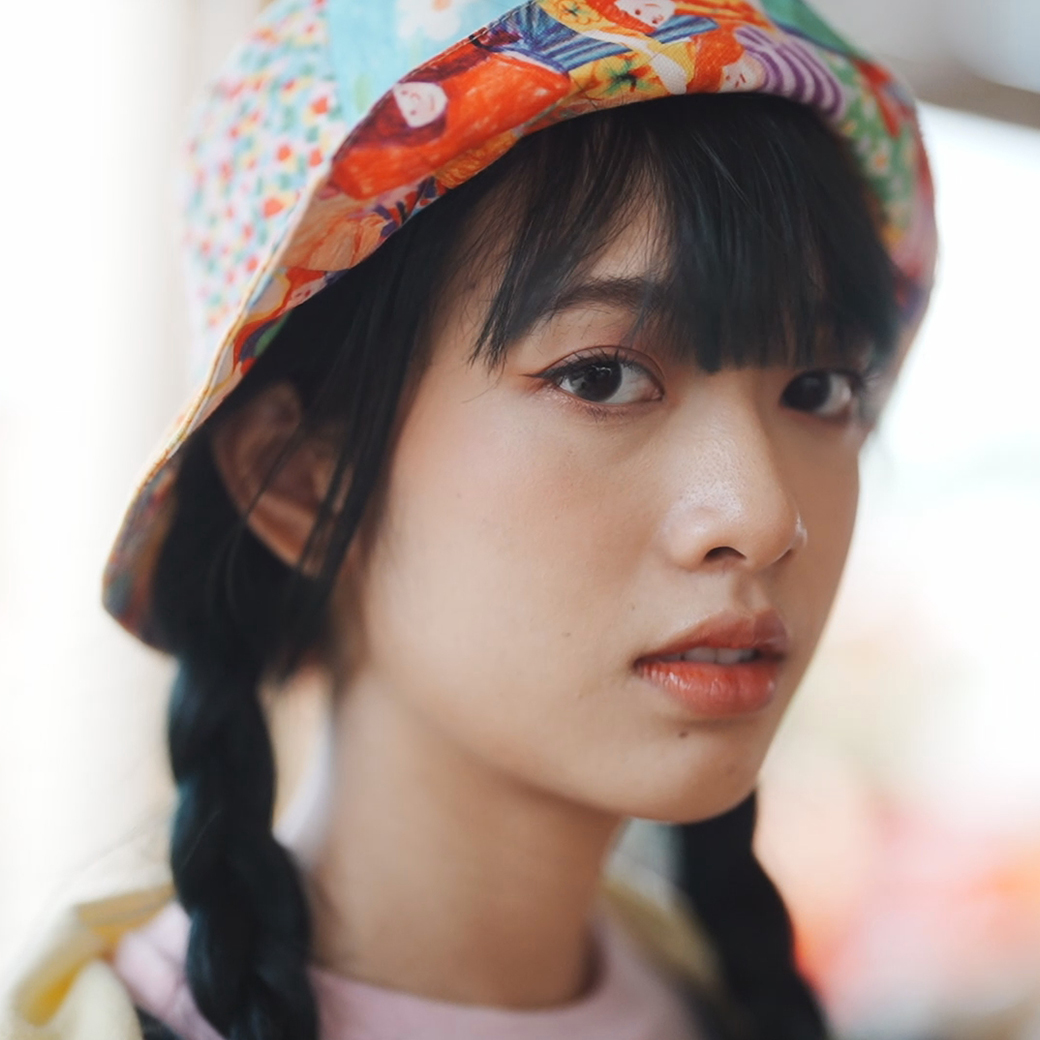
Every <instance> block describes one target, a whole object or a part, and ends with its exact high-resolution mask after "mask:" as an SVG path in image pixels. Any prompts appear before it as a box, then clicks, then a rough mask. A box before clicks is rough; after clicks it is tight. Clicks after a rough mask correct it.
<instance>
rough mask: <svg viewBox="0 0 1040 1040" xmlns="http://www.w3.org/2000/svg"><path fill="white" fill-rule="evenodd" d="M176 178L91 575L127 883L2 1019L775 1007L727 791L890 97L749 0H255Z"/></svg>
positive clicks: (739, 785)
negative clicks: (146, 694)
mask: <svg viewBox="0 0 1040 1040" xmlns="http://www.w3.org/2000/svg"><path fill="white" fill-rule="evenodd" d="M184 185H185V206H184V219H185V250H186V256H187V262H188V272H189V294H190V309H191V314H192V316H193V319H194V322H195V336H196V350H197V352H198V353H199V354H200V355H202V356H204V357H205V358H206V359H207V365H208V368H207V371H206V373H205V376H204V378H203V379H202V381H201V382H200V385H199V387H198V389H197V391H196V393H195V394H194V396H193V397H192V399H191V400H190V401H189V402H188V404H187V407H186V408H185V410H184V411H183V413H182V415H181V417H180V419H179V420H178V422H177V424H176V426H175V427H174V429H173V431H172V433H171V435H170V437H169V438H168V440H167V441H166V442H165V443H164V444H163V445H162V446H161V447H160V449H159V451H158V452H157V454H156V456H155V457H154V459H153V461H152V463H151V465H150V467H149V469H148V470H147V472H146V475H145V477H144V479H143V481H142V483H141V485H140V486H139V487H138V489H137V490H136V492H135V494H134V498H133V501H132V503H131V505H130V508H129V509H128V511H127V514H126V518H125V520H124V523H123V527H122V529H121V531H120V534H119V536H118V538H117V541H116V544H115V546H114V548H113V551H112V555H111V557H110V560H109V564H108V568H107V571H106V578H105V602H106V605H107V607H108V609H109V611H110V612H111V613H112V614H113V616H114V617H115V618H116V619H117V620H118V621H119V622H120V623H121V624H122V625H123V626H124V627H125V628H126V629H127V630H128V631H130V632H131V633H133V634H134V635H136V636H137V637H139V638H140V639H142V640H144V641H145V642H146V643H148V644H150V645H152V646H154V647H156V648H157V649H159V650H161V651H162V652H164V653H167V654H169V655H171V656H172V657H173V658H175V660H176V663H177V668H178V672H177V679H176V682H175V685H174V689H173V692H172V696H171V701H170V707H169V724H168V751H169V763H170V768H171V771H172V775H173V778H174V780H175V783H176V786H177V796H178V804H177V809H176V813H175V818H174V820H173V822H172V826H171V836H170V850H169V864H170V877H171V886H170V887H169V888H168V889H164V890H163V891H161V892H149V893H136V894H135V893H130V894H126V895H123V896H120V897H118V898H116V899H114V900H112V901H108V902H102V903H100V904H96V905H92V906H90V907H87V908H81V909H80V910H79V911H78V914H77V916H76V919H75V922H74V927H73V931H72V933H71V934H72V938H68V939H66V940H65V941H64V942H63V943H60V944H59V945H58V947H57V948H56V949H55V950H54V952H53V953H52V954H51V955H50V957H49V959H45V961H44V962H43V967H41V968H40V969H39V970H38V971H36V972H35V973H33V974H30V976H29V977H28V978H27V980H26V981H25V983H24V984H23V985H22V987H21V988H20V989H19V990H18V991H17V994H16V997H15V998H14V1001H13V1003H12V1004H11V1005H10V1008H9V1012H10V1014H9V1017H10V1018H11V1020H12V1022H13V1023H14V1025H13V1026H12V1032H11V1035H13V1036H26V1037H28V1036H36V1035H37V1032H34V1031H33V1030H40V1029H44V1030H49V1031H48V1032H47V1035H48V1036H61V1037H67V1038H69V1040H71V1038H72V1037H74V1036H75V1037H80V1036H86V1035H88V1033H89V1035H91V1036H101V1035H104V1036H105V1037H106V1038H115V1040H142V1038H143V1037H145V1036H147V1037H149V1038H155V1037H159V1038H164V1040H170V1038H171V1037H175V1038H176V1037H179V1038H180V1040H214V1038H216V1037H227V1038H234V1040H275V1038H278V1040H284V1038H292V1040H316V1038H319V1037H320V1038H322V1040H362V1038H364V1040H391V1038H400V1037H403V1036H408V1037H427V1038H438V1037H443V1038H447V1037H452V1038H453V1040H489V1038H492V1037H495V1038H497V1037H503V1036H509V1037H513V1038H516V1040H554V1038H562V1037H567V1038H568V1040H577V1038H589V1040H592V1038H596V1040H651V1038H653V1040H738V1038H740V1040H788V1038H790V1040H794V1038H799V1040H812V1038H819V1040H823V1038H824V1037H826V1036H827V1035H828V1031H827V1025H826V1016H825V1014H824V1012H823V1011H822V1010H821V1008H820V1006H819V1004H818V1001H817V1000H816V998H815V996H814V995H813V993H812V990H811V988H810V986H809V984H808V983H807V981H806V980H805V979H803V978H802V976H801V975H800V974H799V971H798V967H797V963H796V959H795V953H794V942H793V937H792V932H791V925H790V922H789V920H788V917H787V914H786V911H785V908H784V904H783V900H782V898H781V897H780V894H779V893H778V892H777V891H776V889H775V888H774V886H773V885H772V883H771V882H770V880H769V878H768V877H767V875H766V874H765V872H764V871H763V869H762V867H761V866H760V864H759V863H758V860H757V859H756V857H755V854H754V851H753V846H752V841H753V837H754V826H755V814H756V793H755V792H756V785H757V777H758V772H759V768H760V765H761V763H762V760H763V757H764V756H765V754H766V751H767V749H768V747H769V744H770V741H771V740H772V738H773V736H774V734H775V732H776V730H777V727H778V726H779V724H780V721H781V719H782V717H783V715H784V712H785V710H786V709H787V707H788V705H789V704H790V702H791V699H792V698H793V697H794V695H795V692H796V690H797V688H798V685H799V682H800V680H801V678H802V676H803V674H804V673H805V670H806V668H807V667H808V665H809V663H810V661H811V659H812V657H813V653H814V651H815V649H816V645H817V642H818V640H819V637H820V633H821V631H822V628H823V625H824V623H825V621H826V618H827V614H828V611H829V609H830V605H831V602H832V600H833V597H834V594H835V590H836V588H837V585H838V581H839V578H840V575H841V572H842V567H843V565H844V561H845V556H846V553H847V551H848V545H849V540H850V537H851V533H852V528H853V523H854V519H855V515H856V510H857V503H858V463H859V455H860V452H861V449H862V447H863V445H864V444H865V443H866V442H867V440H868V439H869V437H870V436H871V433H872V431H873V430H874V429H875V427H876V424H877V422H878V421H879V417H880V415H881V413H882V410H883V408H884V404H885V401H886V400H887V397H888V395H889V393H890V391H891V388H892V386H893V384H894V382H895V380H896V379H897V377H898V373H899V371H900V367H901V365H902V363H903V360H904V359H905V357H906V354H907V351H908V350H909V348H910V345H911V343H912V340H913V337H914V334H915V332H916V329H917V327H918V325H919V323H920V321H921V318H922V315H923V313H924V309H925V306H926V304H927V300H928V295H929V292H930V289H931V283H932V271H933V267H934V259H935V246H936V243H935V223H934V208H933V199H932V188H931V181H930V177H929V173H928V163H927V158H926V155H925V152H924V148H923V144H922V141H921V136H920V131H919V128H918V126H917V122H916V117H915V112H914V107H913V102H912V100H911V99H910V98H909V96H908V95H907V94H906V92H905V90H904V88H903V87H902V86H901V85H900V84H899V83H898V82H897V81H896V80H895V79H894V77H893V76H892V75H891V74H890V73H889V72H887V71H886V70H884V69H883V68H881V67H880V66H878V65H876V64H875V63H874V62H873V61H871V59H870V58H869V57H867V56H866V55H864V54H863V53H861V52H860V51H858V50H856V49H855V48H853V47H852V46H850V45H849V44H847V43H846V42H845V41H844V40H842V39H841V38H840V37H839V36H838V35H837V34H835V33H834V32H833V31H832V30H831V29H829V28H828V27H827V26H826V25H825V24H824V23H823V22H822V20H821V19H820V18H819V17H818V16H817V15H816V14H815V13H814V12H813V11H811V10H810V9H809V8H808V7H806V6H805V5H804V4H802V3H801V2H799V0H782V2H781V0H762V2H761V3H754V4H753V3H747V2H743V0H732V2H727V0H715V2H707V0H705V2H701V0H538V2H527V3H521V4H513V3H511V2H510V0H471V2H468V3H463V2H448V0H446V2H444V3H441V2H439V0H438V2H432V0H431V2H425V0H424V2H419V0H401V2H399V3H397V4H389V5H373V4H371V3H366V2H362V0H275V3H273V4H271V5H269V6H267V7H266V8H265V10H264V12H263V14H262V15H261V17H260V19H259V21H258V23H257V26H256V27H255V29H254V31H253V32H252V33H251V34H250V36H249V37H248V39H247V40H246V41H245V42H244V44H243V45H242V47H240V48H239V49H238V50H237V51H236V52H235V53H234V55H233V56H232V57H231V58H230V59H229V62H228V64H227V66H226V67H225V69H224V70H223V71H222V72H221V74H220V76H219V77H218V78H217V81H216V82H215V84H214V86H213V87H212V89H211V90H210V91H209V92H208V93H207V94H206V96H205V97H204V98H203V100H202V102H201V105H200V108H199V111H198V114H197V116H196V119H195V123H194V129H193V131H192V135H191V139H190V143H189V147H188V149H187V157H186V160H185V171H184ZM142 349H144V347H142ZM308 689H309V690H310V691H312V694H313V692H314V691H315V690H317V691H318V692H319V694H320V696H319V700H320V703H321V705H322V710H321V712H319V713H318V721H317V722H316V723H315V724H314V726H313V728H312V729H309V730H307V731H306V732H305V733H303V734H302V735H301V734H300V733H297V734H296V737H295V742H293V741H290V743H291V744H293V746H294V747H295V753H294V754H288V755H286V754H285V753H284V749H285V746H286V744H285V738H286V733H285V730H284V728H283V725H282V723H280V722H279V719H280V718H281V717H282V716H281V714H280V711H281V708H280V707H279V706H280V705H281V706H286V705H288V706H289V707H291V706H292V705H293V704H296V703H298V699H299V698H301V697H305V696H306V695H307V694H306V692H305V691H306V690H308ZM290 735H291V734H290ZM292 761H297V762H302V768H301V769H294V768H292V767H291V762H292ZM276 805H277V806H278V812H277V813H276ZM633 820H641V821H645V822H644V823H643V824H642V825H641V826H642V831H641V832H640V833H642V835H643V836H642V838H641V839H640V841H642V845H641V846H640V850H641V851H640V856H641V857H642V859H641V862H644V861H652V863H651V866H650V867H647V866H646V862H644V865H643V866H642V867H639V868H638V869H634V868H633V867H632V861H631V859H629V860H628V861H627V862H628V864H629V866H628V869H627V873H626V870H625V862H626V861H625V860H624V859H623V858H619V857H618V855H617V854H616V853H615V847H616V845H617V843H618V841H619V840H620V838H621V835H622V833H623V832H625V830H626V828H627V827H629V826H630V824H631V821H633ZM633 833H636V832H633ZM626 847H627V846H626ZM84 1023H86V1025H84ZM77 1030H79V1031H78V1032H77ZM91 1030H92V1031H91ZM4 1035H7V1034H4ZM39 1035H41V1036H42V1035H43V1033H40V1034H39Z"/></svg>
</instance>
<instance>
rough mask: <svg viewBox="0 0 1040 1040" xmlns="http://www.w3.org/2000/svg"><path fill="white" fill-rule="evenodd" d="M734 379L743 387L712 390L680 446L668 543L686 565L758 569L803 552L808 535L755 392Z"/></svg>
mask: <svg viewBox="0 0 1040 1040" xmlns="http://www.w3.org/2000/svg"><path fill="white" fill-rule="evenodd" d="M733 375H735V376H736V375H739V373H733ZM716 378H719V379H721V378H722V377H721V376H720V377H716ZM733 383H734V386H736V387H737V390H738V392H729V393H726V392H720V393H717V394H714V395H713V396H712V400H711V404H710V406H709V407H707V408H701V409H697V412H698V414H697V416H696V418H695V419H694V420H693V422H692V423H691V424H690V425H688V426H687V427H686V429H685V431H684V436H683V437H682V438H681V442H682V443H681V447H680V449H679V450H678V451H677V463H676V466H675V468H674V474H675V485H674V487H673V489H672V493H671V506H670V508H669V510H668V513H667V515H666V519H665V524H664V542H665V546H666V551H667V553H668V555H669V557H670V559H671V560H672V561H673V563H675V564H677V565H678V566H681V567H684V568H687V569H696V568H700V567H704V566H707V565H711V566H735V567H739V568H740V569H742V570H745V571H749V572H752V573H755V572H758V571H762V570H764V569H766V568H768V567H771V566H772V565H773V564H775V563H777V562H778V561H780V560H782V559H784V558H786V557H789V556H792V555H794V554H795V553H797V552H798V551H799V550H800V549H801V548H802V547H803V546H804V545H805V543H806V540H807V537H808V536H807V532H806V529H805V524H804V523H803V521H802V516H801V513H800V511H799V508H798V503H797V501H796V500H795V497H794V495H793V493H792V489H791V487H790V485H789V481H788V479H787V478H786V476H785V473H784V470H783V467H782V465H781V459H780V453H779V447H778V445H776V444H775V443H774V441H773V438H772V437H771V436H770V433H769V431H768V429H766V427H765V425H764V424H763V422H762V419H761V417H760V415H759V414H758V410H757V409H756V407H755V405H754V401H753V399H752V398H751V396H750V395H749V394H747V393H746V392H739V382H738V381H737V380H734V381H733ZM718 389H719V390H720V391H721V389H722V388H721V386H720V387H719V388H718ZM731 389H733V387H731Z"/></svg>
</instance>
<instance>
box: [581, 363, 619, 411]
mask: <svg viewBox="0 0 1040 1040" xmlns="http://www.w3.org/2000/svg"><path fill="white" fill-rule="evenodd" d="M571 378H572V384H573V386H574V393H575V394H577V395H578V396H579V397H584V398H585V399H586V400H587V401H605V400H606V399H607V398H608V397H613V396H614V394H616V393H617V391H618V387H620V386H621V366H620V365H619V364H617V362H614V361H596V362H593V363H592V364H590V365H586V366H585V367H584V368H582V369H579V371H578V372H576V373H575V374H574V376H572V377H571Z"/></svg>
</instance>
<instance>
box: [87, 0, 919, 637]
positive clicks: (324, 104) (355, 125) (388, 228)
mask: <svg viewBox="0 0 1040 1040" xmlns="http://www.w3.org/2000/svg"><path fill="white" fill-rule="evenodd" d="M726 91H757V92H762V93H769V94H778V95H782V96H783V97H786V98H790V99H792V100H794V101H798V102H801V103H803V104H806V105H810V106H812V107H813V108H815V109H816V110H818V111H819V112H820V114H821V115H822V116H823V118H824V119H825V120H826V121H827V122H828V123H829V124H830V126H832V127H833V128H834V129H835V130H836V131H837V132H838V133H839V134H840V135H842V136H843V137H844V138H846V139H847V140H848V141H849V142H851V144H852V147H853V150H854V152H855V155H856V157H857V159H858V161H859V163H860V167H861V170H862V172H863V174H864V176H865V178H866V181H867V183H868V184H869V186H870V188H871V190H872V192H873V195H874V197H875V199H876V202H877V212H878V215H879V222H880V225H881V232H882V235H883V238H884V241H885V243H886V245H887V248H888V250H889V252H890V255H891V256H892V258H893V260H894V261H895V263H896V265H897V267H898V268H899V270H900V271H901V273H902V275H903V276H904V279H903V280H904V289H905V299H904V300H903V305H904V316H905V322H906V326H907V328H911V327H912V326H913V325H914V324H915V322H916V319H917V317H918V315H919V314H920V311H921V310H922V308H923V306H924V302H925V300H926V299H927V295H928V292H929V290H930V286H931V278H932V268H933V264H934V254H935V227H934V216H933V200H932V189H931V182H930V178H929V172H928V164H927V159H926V157H925V154H924V149H923V145H922V142H921V137H920V133H919V130H918V126H917V122H916V119H915V115H914V109H913V102H912V100H911V98H910V97H909V95H908V94H907V93H906V91H905V90H904V88H903V87H902V86H901V85H900V84H899V83H898V82H896V81H895V80H894V79H893V77H892V76H891V75H890V74H889V73H888V72H887V71H886V70H885V69H883V68H881V67H880V66H879V65H877V64H875V63H873V62H872V61H871V60H869V59H868V58H867V57H865V56H864V55H863V54H861V53H860V52H859V51H857V50H855V49H854V48H852V47H850V46H849V45H848V44H847V43H846V42H845V41H844V40H842V39H841V38H840V37H839V36H838V35H837V34H835V33H834V32H833V31H832V30H831V29H830V28H828V26H827V25H825V24H824V23H823V22H822V21H821V20H820V18H819V17H818V16H817V15H815V14H814V13H813V12H812V11H811V10H810V8H808V7H807V6H806V5H805V4H804V3H802V2H801V0H529V2H527V3H521V4H516V3H515V0H380V2H379V3H374V2H372V0H275V2H274V3H273V4H271V5H270V6H269V7H268V8H267V9H266V10H265V12H264V13H263V15H262V17H261V18H260V19H259V21H258V23H257V25H256V27H255V28H254V30H253V32H252V34H251V35H250V36H249V38H248V39H247V40H246V42H245V43H244V45H243V46H242V47H241V48H240V49H239V50H238V51H237V52H236V53H235V54H233V55H232V56H231V58H230V60H229V62H228V64H227V66H226V68H225V70H224V72H223V73H222V74H221V75H220V77H219V78H218V80H217V81H216V83H215V84H214V85H213V86H212V87H211V89H210V91H209V92H208V95H207V96H206V98H205V100H204V103H203V105H202V107H201V110H200V111H199V113H198V116H197V119H196V122H195V124H194V129H193V134H192V138H191V142H190V146H189V151H188V165H187V185H186V187H187V205H186V217H187V220H186V247H187V254H188V269H189V270H188V277H189V291H190V293H191V306H192V310H193V317H194V319H195V325H196V329H195V331H196V343H195V346H196V349H197V352H198V356H199V357H200V358H201V359H204V361H205V362H206V363H207V364H208V366H209V371H208V375H207V377H206V378H205V380H204V381H203V383H202V385H201V387H200V388H199V390H198V391H197V392H196V393H195V395H194V397H193V398H192V400H191V402H190V403H189V405H188V407H187V409H186V410H185V412H184V413H183V414H182V416H181V417H180V419H179V420H178V421H177V422H176V424H175V425H174V427H173V429H172V431H171V433H170V435H169V437H168V438H167V440H166V443H165V445H164V446H163V447H162V449H161V450H160V452H159V453H158V455H157V456H156V458H155V460H154V461H153V463H152V465H151V466H150V468H149V469H148V471H147V474H146V476H145V478H144V480H143V481H142V483H141V486H140V488H139V490H138V492H137V494H136V496H135V498H134V501H133V503H132V505H131V507H130V509H129V511H128V513H127V516H126V519H125V520H124V522H123V527H122V530H121V531H120V533H119V536H118V539H117V541H116V544H115V548H114V549H113V552H112V555H111V558H110V560H109V563H108V568H107V570H106V574H105V605H106V607H107V608H108V610H109V611H110V612H111V613H112V614H113V615H114V616H115V617H116V618H117V619H118V620H119V621H120V622H121V623H122V624H123V625H124V626H125V627H126V628H127V629H128V630H130V631H131V632H133V633H134V634H136V635H137V636H139V637H140V638H142V639H143V640H145V641H146V642H150V643H153V644H156V643H157V637H156V634H155V631H154V629H153V627H152V625H151V623H150V618H149V604H150V600H151V578H152V571H153V567H154V564H155V561H156V558H157V555H158V552H159V550H160V548H161V546H162V541H163V538H164V537H165V534H166V530H167V526H168V520H169V514H170V510H171V491H172V488H173V484H174V478H175V475H176V470H177V462H178V449H179V448H180V447H181V446H182V445H183V444H184V442H185V439H186V438H187V437H188V436H189V435H190V434H191V433H192V432H193V431H194V430H196V429H198V427H199V426H200V425H201V424H202V423H204V422H205V421H206V419H207V418H208V417H209V416H210V415H211V414H212V413H213V411H214V409H216V408H217V406H218V405H219V404H220V403H221V401H223V400H224V398H225V397H226V396H227V395H228V394H229V393H230V392H231V390H232V389H234V387H235V386H236V384H237V383H238V382H239V380H240V379H241V378H242V376H243V375H244V374H245V373H246V372H247V371H248V369H249V367H250V365H251V364H252V362H253V361H254V360H255V358H256V357H257V356H258V355H259V354H260V353H261V352H262V351H263V349H264V348H265V346H266V345H267V344H268V343H269V342H270V341H271V339H272V338H273V336H274V335H275V333H276V332H277V330H278V327H279V324H280V322H281V321H282V319H284V317H285V316H286V315H287V314H288V312H289V311H290V310H292V308H293V307H295V306H297V305H298V304H300V303H302V302H303V301H304V300H306V299H308V298H309V297H311V296H313V295H314V294H315V293H316V292H319V291H320V290H321V289H322V288H323V287H324V286H325V285H326V284H327V283H328V282H329V281H330V280H331V278H332V277H333V276H334V275H335V274H336V272H339V271H343V270H345V269H347V268H349V267H352V266H353V265H355V264H357V263H359V262H360V261H361V260H363V259H364V258H365V257H367V256H368V255H369V254H371V253H372V252H373V251H374V250H375V249H377V248H378V247H379V245H380V244H381V243H382V242H384V241H385V240H386V239H387V237H388V236H389V235H391V234H392V233H393V232H394V231H395V230H397V228H399V227H400V226H401V225H402V224H403V223H404V222H405V221H406V220H407V219H408V218H409V217H410V216H411V215H412V214H413V213H415V212H416V211H417V210H419V209H422V208H423V207H424V206H427V205H429V204H430V203H431V202H434V201H435V200H436V199H437V198H438V197H439V196H440V195H442V194H443V193H444V192H446V191H449V190H450V189H451V188H453V187H455V186H457V185H459V184H461V183H462V182H463V181H465V180H467V179H468V178H470V177H472V176H473V175H474V174H476V173H478V172H479V171H480V170H482V169H484V168H485V167H486V166H488V165H489V164H490V163H492V162H494V160H495V159H497V158H498V157H499V156H501V155H502V154H503V153H504V152H506V151H507V150H508V149H509V148H510V147H512V145H513V144H515V143H516V141H517V140H519V139H520V138H521V137H522V136H524V135H525V134H528V133H531V132H533V131H535V130H538V129H540V128H542V127H545V126H548V125H550V124H552V123H555V122H558V121H559V120H562V119H568V118H570V117H572V116H578V115H581V114H583V113H587V112H592V111H597V110H599V109H602V108H606V107H609V106H613V105H622V104H627V103H629V102H633V101H646V100H651V99H653V98H660V97H665V96H667V95H670V94H687V93H721V92H726Z"/></svg>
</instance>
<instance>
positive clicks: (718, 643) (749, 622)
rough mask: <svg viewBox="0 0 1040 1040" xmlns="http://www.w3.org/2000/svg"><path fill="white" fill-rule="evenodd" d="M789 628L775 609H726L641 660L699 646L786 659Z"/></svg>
mask: <svg viewBox="0 0 1040 1040" xmlns="http://www.w3.org/2000/svg"><path fill="white" fill-rule="evenodd" d="M790 643H791V640H790V637H789V636H788V634H787V626H786V625H785V624H784V622H783V619H782V618H781V617H780V615H779V614H778V613H777V612H776V611H775V610H763V611H760V612H758V613H755V614H750V613H741V612H740V611H735V610H727V611H722V612H721V613H718V614H712V615H711V617H708V618H705V619H704V620H703V621H701V622H699V623H698V624H696V625H695V626H694V627H693V628H689V629H687V630H686V631H685V632H683V633H681V634H680V635H678V636H676V637H675V639H673V640H672V641H671V642H669V643H667V644H666V645H664V646H662V647H660V648H659V649H657V650H653V651H651V652H650V653H648V654H644V655H643V656H642V657H641V658H640V659H639V660H640V661H648V660H653V659H656V658H661V657H673V656H675V655H676V654H684V653H686V652H687V651H688V650H693V649H694V648H696V647H712V648H713V649H720V650H721V649H732V650H757V651H758V652H759V653H760V654H761V655H762V656H763V657H784V656H786V654H787V653H788V651H789V649H790Z"/></svg>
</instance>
